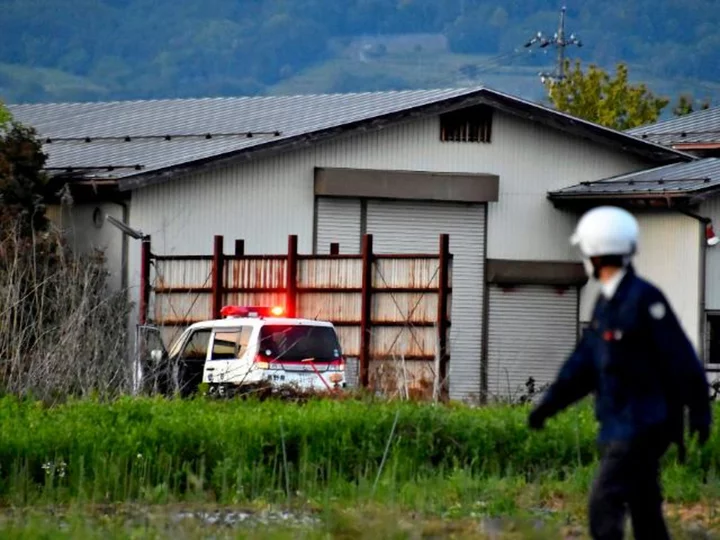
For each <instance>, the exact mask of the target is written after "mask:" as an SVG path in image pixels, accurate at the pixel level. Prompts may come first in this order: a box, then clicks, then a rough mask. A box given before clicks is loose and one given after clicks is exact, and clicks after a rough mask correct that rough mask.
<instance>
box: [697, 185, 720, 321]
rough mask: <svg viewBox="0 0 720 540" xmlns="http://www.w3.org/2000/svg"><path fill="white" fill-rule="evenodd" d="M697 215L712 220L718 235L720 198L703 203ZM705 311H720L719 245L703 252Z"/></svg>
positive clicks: (719, 232)
mask: <svg viewBox="0 0 720 540" xmlns="http://www.w3.org/2000/svg"><path fill="white" fill-rule="evenodd" d="M698 214H700V215H701V216H705V217H708V218H710V219H712V220H713V228H714V230H715V234H720V198H718V197H715V198H713V199H710V200H708V201H706V202H704V203H703V204H702V205H701V206H700V209H699V210H698ZM705 309H707V310H711V311H713V310H720V245H718V246H713V247H708V248H707V250H706V252H705Z"/></svg>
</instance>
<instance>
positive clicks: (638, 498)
mask: <svg viewBox="0 0 720 540" xmlns="http://www.w3.org/2000/svg"><path fill="white" fill-rule="evenodd" d="M637 240H638V224H637V221H636V220H635V218H634V217H633V216H632V214H630V213H629V212H627V211H625V210H622V209H620V208H615V207H599V208H595V209H593V210H591V211H589V212H588V213H586V214H585V215H584V216H583V217H582V218H581V219H580V221H579V223H578V226H577V229H576V231H575V233H574V234H573V236H572V238H571V243H572V244H573V245H574V246H577V247H579V249H580V251H581V253H582V257H583V264H584V266H585V270H586V272H587V273H588V276H589V277H590V278H594V279H596V280H598V281H599V282H600V284H601V294H600V295H599V296H598V299H597V301H596V304H595V308H594V313H593V317H592V322H591V324H590V326H589V328H588V329H587V330H585V332H584V333H583V336H582V338H581V340H580V341H579V343H578V345H577V347H576V349H575V351H574V352H573V353H572V355H571V356H570V358H568V359H567V361H566V362H565V364H564V365H563V366H562V368H561V369H560V371H559V373H558V375H557V378H556V380H555V381H554V382H553V384H552V385H551V386H550V388H549V389H548V391H547V392H546V393H545V395H544V397H543V399H542V400H541V401H540V403H539V404H538V405H537V406H536V407H535V408H534V409H533V411H532V412H531V413H530V417H529V424H530V427H531V428H532V429H542V427H543V425H544V423H545V421H546V420H547V419H548V418H550V417H551V416H553V415H554V414H556V413H558V412H559V411H561V410H562V409H564V408H566V407H568V406H569V405H571V404H572V403H574V402H576V401H578V400H580V399H581V398H583V397H585V396H586V395H588V394H590V393H594V394H595V411H596V417H597V419H598V421H599V423H600V433H599V437H598V442H599V445H600V449H601V456H602V458H601V463H600V467H599V471H598V474H597V476H596V478H595V481H594V483H593V486H592V491H591V495H590V503H589V520H590V533H591V535H592V537H593V538H594V539H596V540H598V539H613V540H614V539H617V540H620V539H622V538H623V532H624V521H625V515H626V510H629V513H630V518H631V522H632V527H633V531H634V533H635V538H637V539H638V540H644V539H653V540H662V539H665V538H669V536H668V532H667V528H666V525H665V521H664V519H663V514H662V500H663V499H662V493H661V487H660V479H659V474H660V465H659V462H660V459H661V457H662V456H663V454H664V453H665V451H666V450H667V448H668V447H669V445H670V444H672V443H677V444H678V445H679V447H680V449H681V452H683V451H684V446H683V432H684V422H683V418H684V410H685V408H686V407H687V409H688V410H689V422H690V425H689V427H690V431H691V433H694V434H697V436H698V440H699V442H700V444H704V443H705V442H706V441H707V439H708V436H709V430H710V422H711V418H710V398H709V387H708V383H707V379H706V377H705V370H704V369H703V367H702V364H701V363H700V361H699V359H698V357H697V355H696V354H695V351H694V349H693V347H692V345H691V344H690V342H689V340H688V338H687V336H686V335H685V333H684V332H683V330H682V328H681V327H680V325H679V323H678V320H677V318H676V316H675V313H674V312H673V310H672V309H671V307H670V305H669V304H668V302H667V300H666V299H665V296H664V295H663V293H662V292H661V291H660V290H658V289H657V288H656V287H655V286H653V285H652V284H650V283H648V282H647V281H645V280H644V279H642V278H640V277H638V276H637V274H636V273H635V271H634V269H633V266H632V264H631V259H632V257H633V255H634V254H635V251H636V247H637Z"/></svg>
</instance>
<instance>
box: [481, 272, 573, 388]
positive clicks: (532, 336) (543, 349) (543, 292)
mask: <svg viewBox="0 0 720 540" xmlns="http://www.w3.org/2000/svg"><path fill="white" fill-rule="evenodd" d="M488 292H489V297H488V298H489V308H490V309H489V314H490V315H489V321H488V391H489V393H490V396H491V397H501V398H507V397H508V396H515V397H517V396H518V395H519V394H522V393H524V392H525V382H526V381H527V380H528V378H529V377H532V378H533V379H535V382H536V384H537V386H540V385H543V384H545V383H547V382H551V381H552V380H553V379H554V378H555V376H556V375H557V372H558V370H559V369H560V366H561V365H562V363H563V362H564V361H565V360H566V358H567V356H568V355H569V354H570V353H571V352H572V350H573V347H574V346H575V343H576V341H577V324H578V323H577V316H578V290H577V288H575V287H571V288H568V289H565V290H564V291H562V294H561V293H560V292H559V291H558V289H557V288H555V287H550V286H541V285H523V286H517V287H515V288H511V289H508V290H503V289H502V288H500V287H498V286H496V285H491V286H490V288H489V291H488Z"/></svg>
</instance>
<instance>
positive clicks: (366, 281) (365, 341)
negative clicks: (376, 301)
mask: <svg viewBox="0 0 720 540" xmlns="http://www.w3.org/2000/svg"><path fill="white" fill-rule="evenodd" d="M372 265H373V238H372V235H371V234H366V235H364V236H363V238H362V293H361V294H362V297H361V300H360V305H361V313H360V385H361V386H362V387H363V388H367V387H368V386H369V385H370V339H371V338H372V335H371V325H372V321H371V320H370V317H371V316H372V270H373V267H372Z"/></svg>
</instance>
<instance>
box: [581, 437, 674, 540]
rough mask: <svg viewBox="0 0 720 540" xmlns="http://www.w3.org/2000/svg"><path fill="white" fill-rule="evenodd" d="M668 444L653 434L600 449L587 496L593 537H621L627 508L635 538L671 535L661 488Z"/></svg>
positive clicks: (596, 539) (661, 539)
mask: <svg viewBox="0 0 720 540" xmlns="http://www.w3.org/2000/svg"><path fill="white" fill-rule="evenodd" d="M668 446H669V444H668V442H667V440H666V439H665V438H664V437H661V436H654V437H646V438H644V439H643V440H638V441H634V442H630V443H628V442H612V443H609V444H607V445H604V446H603V447H602V448H601V452H602V458H601V462H600V469H599V471H598V473H597V476H596V478H595V481H594V483H593V486H592V492H591V495H590V509H589V514H590V534H591V536H592V537H593V539H594V540H622V538H623V532H624V525H625V516H626V515H627V512H628V511H629V513H630V519H631V522H632V528H633V533H634V537H635V539H636V540H646V539H652V540H665V539H669V538H670V536H669V534H668V531H667V527H666V525H665V520H664V518H663V514H662V502H663V497H662V490H661V487H660V458H661V457H662V455H663V454H664V453H665V450H667V447H668Z"/></svg>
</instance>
